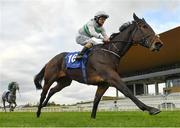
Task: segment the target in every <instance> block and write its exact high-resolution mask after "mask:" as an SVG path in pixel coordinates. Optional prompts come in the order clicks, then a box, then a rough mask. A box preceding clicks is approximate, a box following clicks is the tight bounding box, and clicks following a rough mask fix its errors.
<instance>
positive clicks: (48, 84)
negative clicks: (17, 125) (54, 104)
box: [36, 80, 54, 117]
mask: <svg viewBox="0 0 180 128" xmlns="http://www.w3.org/2000/svg"><path fill="white" fill-rule="evenodd" d="M53 82H54V81H53V80H51V81H47V80H45V83H44V86H43V90H42V92H41V98H40V102H39V106H38V110H37V113H36V115H37V117H39V116H40V114H41V108H42V103H43V102H44V99H45V98H46V94H47V92H48V90H49V88H50V86H51V85H52V84H53Z"/></svg>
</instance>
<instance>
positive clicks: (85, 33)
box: [76, 11, 110, 60]
mask: <svg viewBox="0 0 180 128" xmlns="http://www.w3.org/2000/svg"><path fill="white" fill-rule="evenodd" d="M108 17H109V15H108V14H106V13H105V12H104V11H99V12H97V13H96V14H95V16H94V19H91V20H90V21H89V22H88V23H86V24H85V25H84V26H83V27H82V28H80V29H79V33H78V36H77V37H76V42H77V43H78V44H80V45H82V46H84V48H83V49H82V51H81V52H80V53H79V54H78V55H77V57H76V60H79V59H81V58H82V57H83V54H84V53H85V52H86V51H87V50H88V49H90V48H91V47H92V46H93V45H97V44H98V43H97V42H95V41H94V40H92V39H91V38H92V37H95V38H97V39H102V40H103V42H105V43H108V42H109V41H110V40H109V37H108V36H107V34H106V31H105V29H104V27H103V24H104V22H105V21H106V19H107V18H108Z"/></svg>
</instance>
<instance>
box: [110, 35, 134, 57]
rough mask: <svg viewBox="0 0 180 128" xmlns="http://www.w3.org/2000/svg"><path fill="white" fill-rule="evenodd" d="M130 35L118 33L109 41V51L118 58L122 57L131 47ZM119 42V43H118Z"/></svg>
mask: <svg viewBox="0 0 180 128" xmlns="http://www.w3.org/2000/svg"><path fill="white" fill-rule="evenodd" d="M130 37H131V34H130V33H128V32H122V33H119V34H118V35H117V36H115V37H114V38H113V39H112V40H111V41H112V44H111V50H112V51H114V52H115V53H117V54H118V55H120V56H123V55H124V54H125V53H126V52H127V51H128V49H129V48H130V47H131V46H132V45H131V44H130V42H131V38H130ZM118 41H119V42H118Z"/></svg>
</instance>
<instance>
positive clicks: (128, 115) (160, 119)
mask: <svg viewBox="0 0 180 128" xmlns="http://www.w3.org/2000/svg"><path fill="white" fill-rule="evenodd" d="M12 126H14V127H57V126H58V127H180V111H163V112H161V113H160V114H158V115H155V116H150V115H148V113H145V112H140V111H135V112H98V113H97V118H96V119H91V118H90V112H48V113H45V112H43V113H42V114H41V117H40V118H36V115H35V113H31V112H11V113H9V112H8V113H4V112H1V113H0V127H12Z"/></svg>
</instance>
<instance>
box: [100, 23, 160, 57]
mask: <svg viewBox="0 0 180 128" xmlns="http://www.w3.org/2000/svg"><path fill="white" fill-rule="evenodd" d="M133 23H134V24H135V28H134V29H133V30H132V31H131V33H132V34H131V33H130V35H131V38H130V39H131V40H129V41H125V40H112V41H111V45H110V46H112V47H114V48H115V49H116V52H117V53H119V52H120V50H119V49H118V47H117V44H118V43H126V45H125V47H124V48H123V51H122V52H121V55H118V54H117V53H116V52H114V51H112V50H109V49H110V48H108V49H103V48H102V50H103V51H106V52H109V53H112V54H114V55H115V56H117V57H118V58H120V57H121V56H123V55H124V53H125V52H126V49H127V48H129V47H130V46H131V45H135V46H136V45H137V44H141V45H142V46H144V47H147V48H149V47H150V46H151V45H152V43H153V42H154V39H155V38H156V37H158V35H155V36H154V34H153V33H150V34H147V35H145V34H144V33H143V31H142V29H141V28H140V26H138V24H139V23H137V22H136V21H134V22H133ZM138 30H139V31H140V33H141V34H142V38H141V39H139V40H137V41H135V40H133V39H134V36H135V34H136V32H137V31H138ZM151 36H154V38H153V39H152V41H151V42H149V41H148V38H150V37H151Z"/></svg>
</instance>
